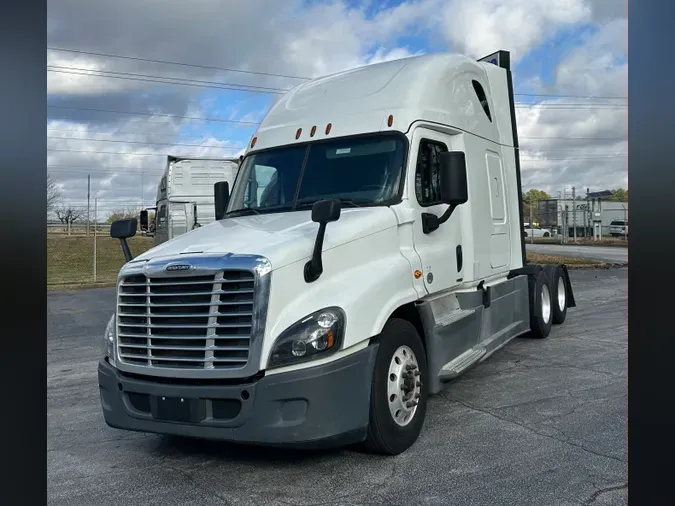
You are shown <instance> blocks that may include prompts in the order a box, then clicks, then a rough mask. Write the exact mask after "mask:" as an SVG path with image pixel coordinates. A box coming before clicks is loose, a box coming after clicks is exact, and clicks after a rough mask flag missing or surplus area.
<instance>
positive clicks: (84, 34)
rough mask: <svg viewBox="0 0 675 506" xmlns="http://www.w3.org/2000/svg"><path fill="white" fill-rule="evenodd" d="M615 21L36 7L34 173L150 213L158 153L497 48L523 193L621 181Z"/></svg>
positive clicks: (417, 6) (242, 135) (600, 10)
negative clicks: (356, 79) (40, 154)
mask: <svg viewBox="0 0 675 506" xmlns="http://www.w3.org/2000/svg"><path fill="white" fill-rule="evenodd" d="M626 16H627V12H626V6H625V2H621V1H619V0H361V1H357V0H284V1H283V2H281V1H279V0H246V1H224V0H192V1H190V2H186V1H184V0H181V1H178V0H140V1H139V0H115V1H114V2H110V1H103V0H87V2H82V1H81V0H58V1H54V2H49V4H48V23H47V33H48V49H47V56H48V72H47V79H48V119H47V137H48V145H47V148H48V152H47V153H48V158H47V160H48V161H47V164H48V167H47V170H48V173H49V174H50V175H51V176H52V177H53V178H54V179H55V180H56V182H57V184H58V186H59V188H60V191H61V195H62V199H61V206H70V207H80V208H84V207H85V206H86V204H87V177H88V176H91V199H92V206H93V201H94V199H96V200H97V207H98V212H99V213H100V214H101V215H103V216H105V215H106V214H109V213H111V212H113V211H118V210H121V209H129V208H134V207H138V206H152V205H154V200H155V194H156V188H157V184H158V182H159V178H160V175H161V173H162V171H163V169H164V165H165V163H166V155H169V154H171V155H179V156H195V157H202V156H211V157H230V156H238V155H239V154H240V153H241V152H242V151H243V148H244V146H245V145H246V144H247V142H248V141H249V140H250V138H251V136H252V134H253V133H254V132H255V129H256V126H257V123H258V122H260V121H261V120H262V119H263V118H264V116H265V113H266V111H267V110H268V109H269V107H270V106H271V105H272V104H274V102H275V101H276V100H277V99H278V98H279V97H280V96H281V94H283V93H284V90H287V89H289V88H291V87H293V86H295V85H297V84H299V83H301V82H303V81H305V80H307V79H310V78H314V77H319V76H322V75H326V74H330V73H334V72H339V71H342V70H347V69H350V68H354V67H359V66H363V65H368V64H372V63H377V62H380V61H386V60H392V59H397V58H404V57H408V56H411V55H417V54H426V53H435V52H445V51H447V52H457V53H462V54H465V55H468V56H471V57H474V58H480V57H482V56H485V55H486V54H489V53H492V52H494V51H496V50H499V49H505V50H508V51H510V52H511V58H512V66H513V67H512V68H513V75H514V87H515V93H516V95H517V96H516V103H517V106H516V107H517V120H518V131H519V136H520V143H521V166H522V179H523V189H524V191H527V190H528V189H531V188H536V189H540V190H544V191H547V192H548V193H549V194H551V195H552V196H554V197H555V196H557V195H558V193H559V192H561V193H562V192H568V193H569V192H571V188H572V187H575V188H576V191H577V194H579V193H580V192H581V193H585V191H586V188H590V189H591V191H594V190H605V189H613V188H627V185H628V181H627V179H628V176H627V171H628V167H627V163H628V158H627V155H626V153H627V149H628V143H627V140H626V139H627V115H628V109H627V107H628V100H627V94H628V89H627V88H628V58H627V19H626ZM92 53H93V54H92ZM111 55H113V56H111Z"/></svg>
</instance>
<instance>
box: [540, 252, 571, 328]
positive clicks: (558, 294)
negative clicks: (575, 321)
mask: <svg viewBox="0 0 675 506" xmlns="http://www.w3.org/2000/svg"><path fill="white" fill-rule="evenodd" d="M545 270H546V274H548V278H549V280H550V281H551V296H552V297H551V299H552V300H551V306H552V308H551V309H552V312H553V323H554V324H555V325H560V324H561V323H563V322H564V321H565V319H566V318H567V283H566V277H565V271H564V270H563V268H562V267H561V266H560V265H548V266H546V267H545Z"/></svg>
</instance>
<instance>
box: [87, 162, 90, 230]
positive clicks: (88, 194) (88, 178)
mask: <svg viewBox="0 0 675 506" xmlns="http://www.w3.org/2000/svg"><path fill="white" fill-rule="evenodd" d="M90 198H91V174H87V235H89V216H90V214H89V199H90Z"/></svg>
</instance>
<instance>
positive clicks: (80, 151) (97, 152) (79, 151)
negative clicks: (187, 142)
mask: <svg viewBox="0 0 675 506" xmlns="http://www.w3.org/2000/svg"><path fill="white" fill-rule="evenodd" d="M218 149H228V150H234V149H239V148H228V147H223V148H218ZM47 151H55V152H61V153H89V154H92V155H123V156H162V157H165V156H166V153H124V152H120V151H86V150H81V149H53V148H47Z"/></svg>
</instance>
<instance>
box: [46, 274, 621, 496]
mask: <svg viewBox="0 0 675 506" xmlns="http://www.w3.org/2000/svg"><path fill="white" fill-rule="evenodd" d="M571 274H572V278H573V283H574V287H575V295H576V300H577V304H578V307H577V308H576V309H572V310H570V311H569V313H568V320H567V322H566V323H565V324H564V325H563V326H560V327H554V330H553V332H552V333H551V335H550V336H549V338H548V339H546V340H543V341H536V340H533V339H527V338H518V339H516V340H514V341H512V342H511V343H510V344H509V345H507V347H505V348H503V349H502V350H500V351H498V352H497V353H496V354H495V355H493V356H492V357H490V358H489V359H488V360H487V361H486V362H484V363H482V364H480V365H479V366H477V367H475V368H474V369H472V370H471V371H469V372H468V373H466V374H465V375H463V376H462V377H460V378H459V379H458V380H456V381H455V382H454V383H452V384H451V385H450V386H449V388H448V389H446V391H445V392H444V393H442V394H441V395H439V396H437V397H435V398H432V399H431V400H430V405H429V410H428V416H427V420H426V424H425V427H424V429H423V432H422V435H421V436H420V439H419V440H418V442H417V443H416V444H415V445H414V446H413V447H412V448H410V449H409V450H408V451H407V452H406V453H404V454H403V455H399V456H397V457H393V458H392V457H380V456H373V455H368V454H365V453H361V452H360V451H358V450H355V449H351V448H349V449H343V450H337V451H329V452H320V453H303V452H290V451H284V450H270V449H264V448H250V447H243V446H236V445H229V444H222V443H213V442H202V441H189V440H172V439H168V438H164V437H161V436H156V435H146V434H137V433H129V432H123V431H118V430H115V429H111V428H109V427H107V426H106V425H105V423H104V421H103V417H102V414H101V410H100V406H99V395H98V386H97V382H96V364H97V360H98V357H99V354H100V345H99V343H100V341H101V335H102V333H103V330H104V328H105V324H106V322H107V319H108V318H109V316H110V314H111V311H112V310H113V306H114V291H113V290H112V289H97V290H82V291H77V292H50V293H49V296H48V358H47V409H48V416H47V437H48V443H47V447H48V453H47V476H48V478H47V492H48V503H49V504H50V505H55V506H56V505H82V506H95V505H106V506H114V505H120V506H131V505H143V506H151V505H162V506H170V505H185V506H188V505H219V506H224V505H237V506H238V505H242V506H243V505H269V506H276V505H279V506H281V505H284V506H289V505H298V506H299V505H326V506H327V505H368V506H374V505H406V506H410V505H418V504H420V505H429V506H431V505H439V506H440V505H444V506H446V505H489V506H499V505H509V506H510V505H518V506H527V505H533V506H535V505H536V506H548V505H556V506H567V505H590V504H593V505H610V504H611V505H623V504H626V492H627V486H626V463H625V460H626V402H627V397H626V396H627V394H626V360H627V322H626V317H627V279H626V270H597V271H572V273H571Z"/></svg>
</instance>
